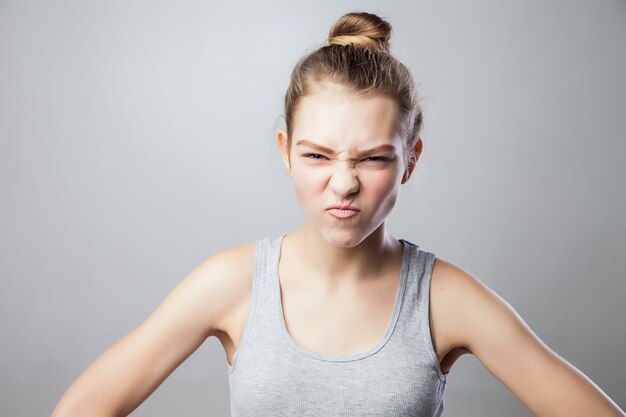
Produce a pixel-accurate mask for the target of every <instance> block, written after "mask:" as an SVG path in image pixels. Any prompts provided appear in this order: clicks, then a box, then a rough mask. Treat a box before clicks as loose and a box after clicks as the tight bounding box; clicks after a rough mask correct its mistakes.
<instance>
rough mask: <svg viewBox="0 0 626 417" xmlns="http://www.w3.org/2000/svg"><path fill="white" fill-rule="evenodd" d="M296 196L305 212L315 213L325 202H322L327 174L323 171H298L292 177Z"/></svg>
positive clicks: (304, 169)
mask: <svg viewBox="0 0 626 417" xmlns="http://www.w3.org/2000/svg"><path fill="white" fill-rule="evenodd" d="M294 182H295V186H296V195H297V198H298V201H299V202H300V205H301V206H302V208H303V209H304V210H305V211H306V212H311V211H313V212H314V211H317V210H318V209H319V207H321V206H323V205H324V204H326V203H327V202H325V201H323V198H322V197H323V194H324V184H325V183H327V182H328V181H327V173H325V172H324V170H323V169H306V168H302V169H299V170H298V172H297V174H296V175H294Z"/></svg>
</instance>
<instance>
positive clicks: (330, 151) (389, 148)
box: [296, 139, 396, 157]
mask: <svg viewBox="0 0 626 417" xmlns="http://www.w3.org/2000/svg"><path fill="white" fill-rule="evenodd" d="M298 145H304V146H308V147H309V148H313V149H316V150H319V151H320V152H324V153H326V154H329V155H335V154H336V152H335V151H334V150H333V149H330V148H327V147H325V146H322V145H318V144H317V143H314V142H311V141H310V140H306V139H300V140H299V141H297V142H296V146H298ZM395 151H396V147H395V146H393V145H389V144H387V143H386V144H384V145H380V146H376V147H375V148H372V149H366V150H364V151H359V152H357V153H356V156H357V157H361V156H365V155H371V154H374V153H378V152H395Z"/></svg>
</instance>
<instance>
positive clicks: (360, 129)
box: [293, 91, 397, 148]
mask: <svg viewBox="0 0 626 417" xmlns="http://www.w3.org/2000/svg"><path fill="white" fill-rule="evenodd" d="M396 119H397V108H396V104H395V102H394V101H393V100H391V99H390V98H388V97H384V96H357V95H355V94H351V93H340V92H335V91H333V92H321V93H319V94H314V95H309V96H305V97H303V98H302V99H301V102H300V103H299V105H298V110H297V111H296V115H295V117H294V122H295V123H294V129H293V138H294V143H295V142H296V141H298V140H300V139H306V140H310V141H313V142H315V143H318V144H320V145H323V146H327V147H330V148H333V147H337V146H344V147H346V146H348V145H350V146H351V147H354V146H356V147H357V148H362V147H371V146H378V145H381V144H384V143H392V142H394V141H395V138H394V136H395V134H396V130H397V129H396Z"/></svg>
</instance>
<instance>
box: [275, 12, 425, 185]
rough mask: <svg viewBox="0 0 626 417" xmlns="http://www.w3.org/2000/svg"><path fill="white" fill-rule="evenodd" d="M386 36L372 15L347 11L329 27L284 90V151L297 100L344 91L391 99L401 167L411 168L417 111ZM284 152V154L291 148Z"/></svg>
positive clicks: (385, 26) (409, 80)
mask: <svg viewBox="0 0 626 417" xmlns="http://www.w3.org/2000/svg"><path fill="white" fill-rule="evenodd" d="M390 37H391V25H390V24H389V23H388V22H386V21H385V20H383V19H381V18H380V17H378V16H377V15H374V14H371V13H365V12H361V13H348V14H345V15H343V16H342V17H340V18H339V20H337V22H336V23H335V24H334V25H333V26H332V28H331V29H330V32H329V35H328V39H327V41H326V45H325V46H323V47H321V48H319V49H317V50H315V51H313V52H311V53H309V54H308V55H306V56H304V57H302V58H301V59H300V60H299V61H298V63H297V64H296V66H295V67H294V69H293V71H292V73H291V80H290V83H289V87H288V89H287V93H286V94H285V103H284V107H285V109H284V110H285V123H286V138H285V139H284V140H285V141H286V146H287V150H288V151H290V150H291V146H292V138H293V133H294V125H295V124H296V123H297V114H298V109H299V107H300V102H301V101H302V99H303V98H304V97H306V96H310V95H314V94H316V93H317V92H320V91H321V90H324V89H328V88H332V89H338V90H342V91H343V92H344V93H345V94H353V95H356V96H372V95H379V96H385V97H388V98H390V99H392V100H393V101H394V102H395V104H396V106H397V111H398V113H397V119H396V128H397V130H398V133H399V135H400V136H401V138H402V141H403V142H402V145H403V157H404V158H405V163H406V165H407V167H409V166H410V169H411V170H412V168H414V164H415V163H416V162H417V161H416V160H415V159H414V149H415V147H416V145H418V142H420V145H421V141H420V137H419V133H420V130H421V128H422V111H421V108H420V105H419V99H418V94H417V91H416V88H415V83H414V81H413V77H412V75H411V73H410V71H409V70H408V68H407V67H406V66H405V65H403V64H402V63H401V62H400V61H398V60H397V59H396V58H394V57H393V56H392V55H391V53H390V50H389V48H390V42H389V39H390ZM420 149H421V147H420ZM287 155H288V158H290V157H291V152H288V154H287ZM409 174H410V173H409ZM406 179H408V178H406Z"/></svg>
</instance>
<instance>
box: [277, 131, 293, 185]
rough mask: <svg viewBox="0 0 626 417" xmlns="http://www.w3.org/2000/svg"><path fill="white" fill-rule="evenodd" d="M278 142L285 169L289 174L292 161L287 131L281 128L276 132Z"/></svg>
mask: <svg viewBox="0 0 626 417" xmlns="http://www.w3.org/2000/svg"><path fill="white" fill-rule="evenodd" d="M276 144H277V145H278V150H279V151H280V156H281V158H282V160H283V165H284V166H285V171H286V172H287V174H288V175H291V161H290V160H289V150H288V148H289V146H288V144H287V133H286V132H285V131H284V130H279V131H278V132H277V134H276Z"/></svg>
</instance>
